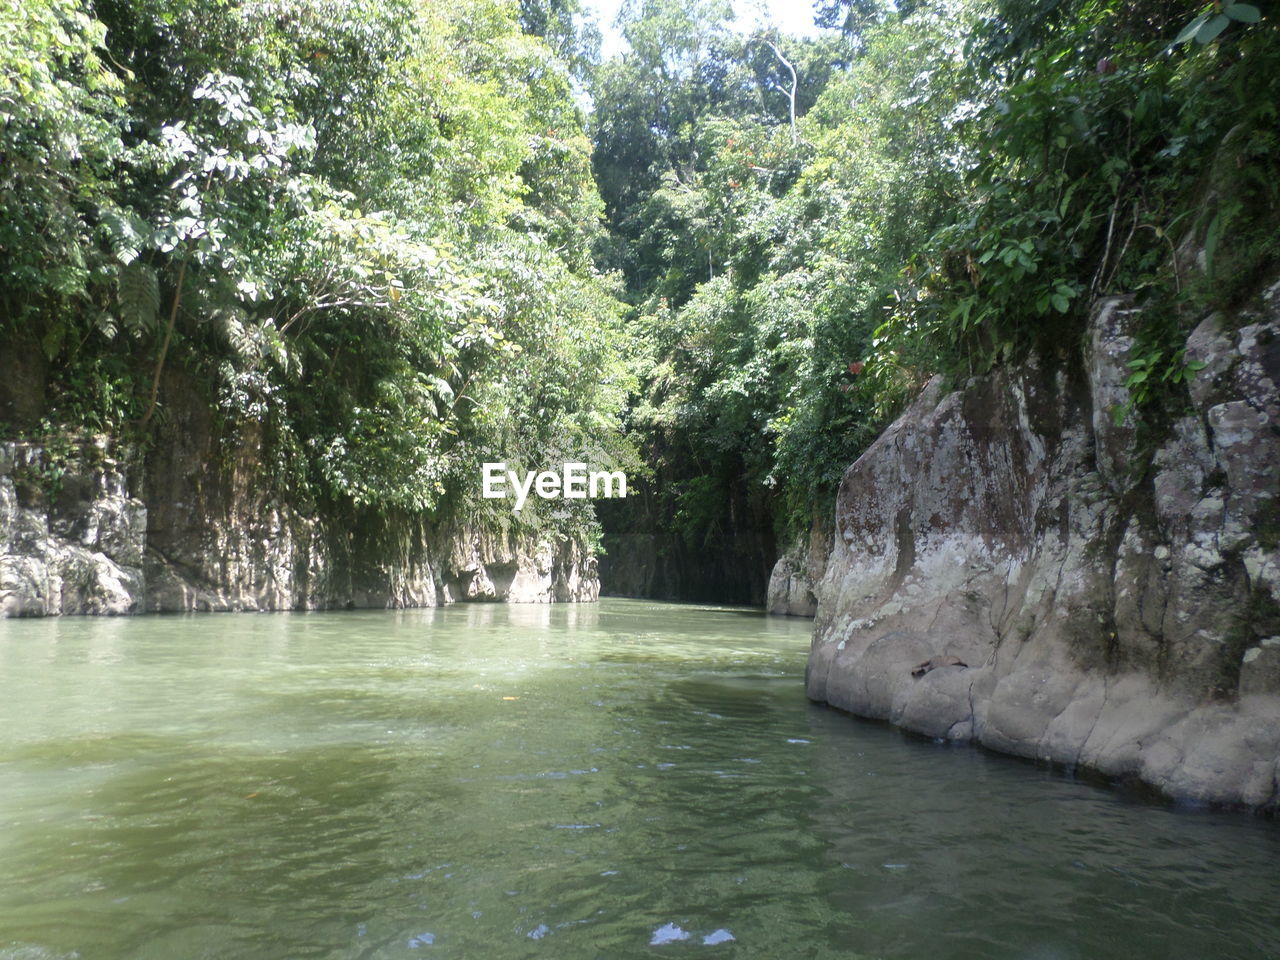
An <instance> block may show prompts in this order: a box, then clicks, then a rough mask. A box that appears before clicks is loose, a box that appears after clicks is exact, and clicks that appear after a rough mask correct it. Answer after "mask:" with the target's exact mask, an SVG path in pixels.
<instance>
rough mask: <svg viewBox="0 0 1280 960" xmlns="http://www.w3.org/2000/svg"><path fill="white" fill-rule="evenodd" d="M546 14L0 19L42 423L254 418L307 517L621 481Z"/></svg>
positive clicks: (617, 391)
mask: <svg viewBox="0 0 1280 960" xmlns="http://www.w3.org/2000/svg"><path fill="white" fill-rule="evenodd" d="M539 9H540V8H539V7H538V6H537V5H536V4H526V5H525V6H524V8H523V9H518V8H517V7H516V6H515V5H514V4H509V3H504V2H498V0H463V2H460V3H455V4H449V5H447V6H446V5H441V4H422V3H414V2H402V0H382V2H376V3H368V4H359V5H353V4H347V3H338V2H327V0H262V2H258V0H248V2H231V0H219V2H214V3H206V2H199V3H197V2H191V0H99V2H97V3H96V4H94V5H93V6H90V5H88V4H86V3H82V2H77V0H30V2H29V0H22V2H21V3H15V2H14V0H6V4H5V6H4V8H3V12H2V14H0V17H2V19H0V31H2V34H3V39H0V44H3V46H0V57H2V58H3V59H2V61H0V74H2V75H3V76H4V77H5V80H6V83H7V85H8V87H9V90H10V91H11V92H10V93H9V94H7V95H5V96H4V97H3V98H0V119H3V123H4V126H3V131H2V132H0V137H2V138H3V139H2V140H0V151H2V152H3V154H4V157H5V162H4V165H3V168H2V169H3V173H0V177H2V178H3V183H0V231H2V233H0V272H3V275H4V276H5V283H4V286H3V290H2V291H0V295H2V296H3V298H4V317H5V320H4V322H5V323H6V325H7V328H8V331H9V332H8V334H7V336H8V337H9V338H10V341H11V342H21V341H22V340H23V338H24V336H25V338H26V341H27V342H34V343H36V344H38V347H39V349H38V351H37V352H38V354H40V355H41V356H33V357H32V358H31V360H30V362H31V363H39V362H42V361H44V362H47V363H48V365H49V366H48V369H49V382H48V384H47V390H46V395H47V400H48V409H47V413H46V415H45V417H44V422H43V429H45V430H49V429H53V428H65V427H71V428H73V429H81V430H94V431H106V432H113V433H121V432H124V433H131V434H134V435H139V436H142V437H144V438H145V437H146V436H147V431H148V428H149V426H150V425H151V424H152V422H153V421H154V420H155V418H163V417H164V416H165V394H164V389H162V388H163V387H164V386H165V385H166V384H169V385H172V384H173V383H174V382H178V383H180V384H186V385H188V388H189V389H194V390H198V391H203V392H204V393H205V394H207V398H208V402H209V403H210V404H212V405H214V406H216V409H217V411H218V412H219V414H220V416H221V418H222V420H223V422H224V423H225V424H226V425H227V433H228V435H232V434H234V432H235V430H236V427H237V425H239V424H243V423H246V422H253V423H256V424H261V425H262V427H263V428H264V429H265V432H266V435H267V436H268V438H269V451H270V454H271V457H270V460H271V463H272V464H275V465H276V466H277V469H278V471H279V473H280V477H281V479H282V480H285V481H287V482H288V484H289V488H290V495H291V496H292V497H294V498H296V499H299V500H302V501H304V502H305V501H307V500H315V501H323V502H328V503H334V504H339V505H341V504H346V505H347V506H348V507H351V508H357V509H369V510H374V511H380V512H384V513H389V512H406V511H407V512H417V513H421V512H424V511H426V512H439V511H440V510H441V509H442V508H444V507H445V506H448V507H449V508H450V509H454V510H458V509H461V508H462V506H463V504H462V503H461V502H460V501H462V500H466V501H467V503H466V504H465V506H466V508H467V509H469V510H474V509H478V508H479V507H480V506H481V505H480V504H478V503H476V502H474V501H475V499H476V498H475V497H474V496H473V494H474V493H475V492H476V491H477V490H478V484H479V479H478V478H479V470H478V463H479V462H480V461H481V460H485V459H505V460H508V461H511V462H513V463H527V464H529V465H538V464H541V463H543V462H544V457H548V456H550V457H556V456H559V455H561V454H563V455H566V456H571V457H573V458H581V459H585V460H589V461H591V462H594V463H598V464H605V463H613V462H615V461H616V460H618V459H619V458H622V459H624V460H625V459H626V457H627V448H626V445H625V442H623V441H621V440H620V439H619V434H618V431H617V429H616V423H617V414H618V411H619V409H620V408H621V405H622V404H623V402H624V401H625V398H626V395H627V393H628V391H629V389H630V380H629V379H628V376H629V375H628V372H627V370H626V368H625V366H624V364H623V359H622V358H623V356H624V355H625V354H626V353H627V352H628V351H627V350H626V349H625V345H626V343H627V335H626V332H625V330H623V329H622V328H621V326H620V313H619V303H618V301H617V299H616V298H615V295H614V294H615V292H616V291H615V290H614V289H613V287H612V285H611V282H610V281H609V280H608V279H607V278H605V277H603V276H602V275H600V274H599V273H598V272H597V271H596V269H595V267H594V265H593V263H592V260H591V256H590V249H591V244H592V241H593V239H594V238H595V237H596V236H597V235H598V234H599V233H600V229H601V226H600V213H601V208H600V201H599V199H598V196H597V194H596V191H595V189H594V186H593V183H592V180H591V172H590V143H589V140H588V139H587V137H586V134H585V130H584V120H583V116H582V111H581V109H580V107H579V106H578V105H577V104H576V103H575V100H574V96H573V90H572V81H571V67H570V64H569V63H568V62H567V61H566V59H565V58H564V57H562V56H561V55H560V53H558V52H557V50H556V49H554V48H553V46H552V45H551V43H552V41H555V40H557V35H556V34H555V30H554V29H553V28H554V27H555V26H556V24H557V23H560V22H561V21H562V20H563V16H564V7H563V5H558V6H553V7H550V8H546V9H545V10H542V13H543V14H544V15H543V16H542V18H541V19H540V20H539V21H538V22H539V23H540V24H541V26H542V28H543V30H544V32H549V33H551V34H552V37H551V40H544V39H541V38H539V37H538V36H535V35H533V34H532V33H529V32H526V31H525V30H523V29H522V27H521V16H522V15H523V17H524V18H525V19H526V20H528V19H529V18H531V17H534V18H536V15H537V14H538V12H539ZM557 17H559V19H557ZM561 32H563V31H561ZM558 39H559V41H560V42H561V45H562V46H563V45H564V37H562V36H561V37H559V38H558ZM179 373H181V375H182V376H181V377H179V376H178V374H179ZM175 378H177V379H176V381H175ZM11 426H17V427H19V428H24V429H27V430H30V429H33V428H39V427H40V426H41V425H37V424H29V423H28V424H18V425H11ZM446 491H449V492H450V494H451V497H450V498H449V503H447V504H446V503H444V494H445V492H446ZM578 519H579V520H580V521H582V522H583V523H587V522H589V513H588V514H586V515H584V516H582V517H579V518H578Z"/></svg>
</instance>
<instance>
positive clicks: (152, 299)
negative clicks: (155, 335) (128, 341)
mask: <svg viewBox="0 0 1280 960" xmlns="http://www.w3.org/2000/svg"><path fill="white" fill-rule="evenodd" d="M118 295H119V299H120V319H121V321H122V322H123V323H124V326H125V328H126V329H128V330H133V331H143V330H148V329H150V328H151V327H152V326H153V325H154V324H155V320H156V314H157V313H158V312H159V310H160V284H159V282H158V280H157V279H156V273H155V271H154V270H152V269H151V268H150V267H148V266H147V265H146V264H144V263H139V262H137V261H135V262H133V263H131V264H129V265H128V266H127V267H124V268H123V269H122V270H121V271H120V281H119V284H118Z"/></svg>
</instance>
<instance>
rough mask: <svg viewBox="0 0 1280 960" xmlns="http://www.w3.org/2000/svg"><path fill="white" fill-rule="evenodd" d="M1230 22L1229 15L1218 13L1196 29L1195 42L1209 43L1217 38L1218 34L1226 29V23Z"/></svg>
mask: <svg viewBox="0 0 1280 960" xmlns="http://www.w3.org/2000/svg"><path fill="white" fill-rule="evenodd" d="M1230 23H1231V18H1230V17H1228V16H1226V15H1225V14H1221V13H1220V14H1218V15H1217V16H1216V17H1214V18H1213V19H1212V20H1210V21H1209V22H1208V23H1206V24H1205V25H1204V26H1203V27H1201V28H1200V29H1199V30H1197V31H1196V43H1211V42H1212V41H1214V40H1216V39H1217V37H1218V34H1220V33H1222V31H1223V30H1225V29H1227V25H1228V24H1230Z"/></svg>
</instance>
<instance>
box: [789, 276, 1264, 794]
mask: <svg viewBox="0 0 1280 960" xmlns="http://www.w3.org/2000/svg"><path fill="white" fill-rule="evenodd" d="M1134 319H1135V313H1134V311H1133V310H1132V309H1131V308H1130V307H1129V306H1128V305H1127V303H1126V302H1125V301H1124V300H1121V299H1107V300H1104V301H1101V302H1099V303H1097V304H1096V305H1095V309H1094V311H1093V314H1092V319H1091V325H1090V336H1089V343H1088V348H1087V350H1086V356H1085V357H1084V361H1083V363H1082V364H1080V363H1077V364H1075V365H1071V364H1059V365H1058V367H1057V368H1055V369H1052V370H1051V369H1048V368H1047V367H1046V366H1044V365H1043V364H1042V363H1038V362H1028V363H1025V364H1023V365H1021V366H1018V367H1015V368H1010V369H1005V370H1002V371H999V372H995V373H993V374H991V375H988V376H985V377H980V378H976V379H973V380H971V381H969V382H968V383H966V384H965V385H963V387H962V388H961V389H958V390H955V391H953V392H950V393H945V394H944V392H943V391H942V389H941V385H940V383H938V382H936V381H935V382H933V383H931V384H930V385H929V386H928V387H927V388H926V389H925V390H924V392H923V393H922V395H921V396H920V397H919V398H918V399H917V400H916V401H915V403H914V404H913V405H912V406H911V407H910V408H909V409H908V410H907V411H906V412H905V413H904V414H903V416H902V417H901V418H899V420H898V421H897V422H895V423H894V424H893V425H892V426H891V427H890V428H889V429H888V430H887V431H886V432H885V433H884V435H883V436H881V437H880V438H879V439H878V440H877V442H876V443H875V444H874V445H873V446H872V447H870V448H869V449H868V450H867V451H866V453H865V454H864V455H863V456H862V457H861V458H860V459H859V460H858V461H857V462H856V463H854V464H853V465H852V466H851V467H850V468H849V469H848V471H846V473H845V476H844V478H843V482H842V485H841V488H840V492H839V496H838V500H837V506H836V512H835V522H836V532H835V537H834V545H833V548H832V552H831V555H830V558H829V560H828V563H827V568H826V571H825V575H824V577H823V579H822V582H821V584H820V585H819V587H818V589H817V594H818V598H819V602H818V605H817V606H818V609H817V619H816V621H815V634H814V639H813V646H812V650H811V652H810V658H809V667H808V674H807V689H808V694H809V696H810V697H811V698H813V699H815V700H818V701H824V702H826V703H829V704H831V705H833V706H835V707H839V708H841V709H844V710H848V711H850V712H852V713H855V714H858V715H861V716H866V717H874V718H881V719H886V720H889V721H891V722H893V723H895V724H899V725H902V726H903V727H906V728H908V729H911V730H914V731H917V732H919V733H922V734H925V735H928V736H931V737H937V738H947V739H953V740H969V739H972V740H976V741H978V742H980V743H982V744H984V745H986V746H988V747H991V748H993V749H996V750H1000V751H1004V752H1008V753H1012V754H1017V755H1021V756H1025V757H1031V758H1036V759H1039V760H1046V761H1054V762H1058V763H1062V764H1066V765H1076V764H1080V765H1085V766H1087V767H1091V768H1094V769H1096V770H1098V771H1101V772H1102V773H1103V774H1106V775H1108V776H1111V777H1116V778H1136V779H1138V780H1141V781H1144V782H1146V783H1147V784H1150V785H1152V786H1154V787H1156V788H1158V789H1159V790H1161V791H1163V792H1165V793H1166V794H1168V795H1171V796H1174V797H1178V798H1182V799H1186V800H1190V801H1202V802H1213V803H1229V804H1236V803H1240V804H1246V805H1249V806H1253V807H1256V808H1274V807H1275V806H1276V804H1277V801H1278V799H1280V786H1278V783H1280V602H1278V601H1280V551H1278V546H1280V500H1278V499H1277V498H1278V496H1280V394H1278V392H1277V383H1280V284H1277V285H1275V286H1272V287H1270V288H1269V289H1268V290H1267V291H1266V293H1265V294H1264V295H1263V296H1262V297H1261V298H1260V300H1259V301H1258V303H1257V304H1256V305H1255V307H1254V308H1253V310H1252V311H1246V312H1245V313H1243V314H1241V315H1238V316H1234V317H1223V316H1216V315H1215V316H1212V317H1209V318H1208V319H1206V320H1205V321H1204V322H1203V323H1201V324H1200V325H1199V326H1198V327H1197V328H1196V330H1195V331H1194V333H1193V334H1192V335H1191V337H1190V339H1189V340H1188V342H1187V351H1186V355H1187V359H1188V360H1191V361H1199V362H1202V363H1204V364H1205V367H1204V369H1202V370H1201V371H1200V373H1199V374H1198V375H1197V376H1196V377H1195V379H1194V381H1193V382H1192V383H1191V384H1190V406H1189V408H1188V409H1187V410H1186V412H1185V414H1184V415H1181V416H1178V417H1177V418H1176V419H1175V420H1174V422H1173V423H1172V425H1171V426H1170V428H1169V429H1168V430H1167V432H1165V433H1164V434H1162V437H1161V438H1160V439H1157V440H1155V441H1149V440H1147V439H1146V438H1145V437H1143V438H1140V437H1139V434H1138V431H1137V429H1136V426H1135V424H1134V422H1133V421H1132V419H1125V420H1123V421H1122V422H1121V423H1120V424H1119V425H1117V424H1116V423H1115V421H1114V418H1113V410H1114V409H1115V407H1116V405H1117V404H1123V402H1124V401H1125V399H1126V398H1127V393H1126V390H1125V386H1124V383H1125V379H1126V377H1127V375H1128V373H1129V370H1128V368H1127V365H1126V360H1127V358H1128V354H1129V351H1130V349H1131V347H1132V339H1131V336H1130V331H1131V329H1132V326H1133V321H1134Z"/></svg>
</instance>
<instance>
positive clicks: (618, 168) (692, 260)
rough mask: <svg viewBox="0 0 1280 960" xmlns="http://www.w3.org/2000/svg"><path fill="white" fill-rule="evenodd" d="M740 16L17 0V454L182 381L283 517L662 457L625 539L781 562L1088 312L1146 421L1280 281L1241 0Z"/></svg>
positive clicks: (1272, 136)
mask: <svg viewBox="0 0 1280 960" xmlns="http://www.w3.org/2000/svg"><path fill="white" fill-rule="evenodd" d="M730 14H731V11H730V8H729V6H728V4H727V2H726V0H693V2H676V0H635V2H633V3H630V4H628V5H627V6H626V7H625V13H624V18H623V25H622V26H623V31H624V33H625V36H626V39H627V41H628V43H629V50H628V52H626V53H625V54H623V55H621V56H618V57H615V58H612V59H610V60H609V61H606V62H604V63H600V62H599V58H598V56H597V55H596V53H595V49H596V43H597V41H598V34H597V32H596V31H595V29H594V28H593V27H592V26H591V25H590V23H588V22H586V21H584V19H583V16H582V12H581V10H580V8H579V6H578V4H577V3H576V2H574V0H522V2H519V3H517V2H515V0H459V2H457V3H451V4H447V5H446V4H437V3H429V2H421V0H376V2H371V3H366V4H358V5H353V4H347V3H339V2H337V0H215V2H201V3H196V2H194V0H94V2H90V0H2V4H0V76H2V77H3V83H4V89H3V90H0V122H2V124H3V126H2V128H0V154H2V155H3V163H2V164H0V274H2V275H3V277H4V282H3V286H0V298H2V302H3V311H4V312H3V317H0V323H3V324H4V337H5V340H6V342H7V343H8V344H9V345H10V346H11V347H12V348H13V350H14V351H18V352H23V351H25V352H24V353H23V355H24V356H27V357H28V358H29V361H28V362H29V363H30V364H31V365H32V367H33V368H35V367H39V368H40V369H41V370H42V371H43V376H44V382H43V383H42V390H43V393H42V404H43V405H42V407H41V415H40V417H39V418H38V422H37V421H32V420H30V418H28V422H14V423H11V424H8V425H7V429H9V430H10V431H19V432H25V433H32V432H46V433H49V432H55V431H60V430H61V431H65V430H68V429H70V430H77V431H102V432H108V433H116V434H128V435H130V436H134V437H138V438H141V439H143V440H144V441H145V440H146V438H147V437H148V436H150V431H151V430H152V428H153V427H154V424H155V423H157V422H161V421H162V420H163V418H164V417H165V416H166V397H167V393H166V391H172V390H174V389H178V388H179V387H182V386H183V385H185V386H186V388H188V389H195V390H198V391H203V394H204V395H205V396H206V397H207V402H208V403H209V404H210V406H211V407H213V408H215V409H216V410H217V411H218V415H219V417H220V418H221V420H222V422H223V423H224V425H225V427H226V433H227V435H228V436H234V434H235V432H236V430H237V429H238V428H239V426H240V425H243V424H246V423H253V424H259V425H261V427H262V428H263V430H264V431H265V436H266V437H267V438H268V442H269V445H270V449H271V451H272V463H273V464H277V465H278V466H277V467H276V470H277V473H278V475H279V476H278V479H279V480H280V481H281V482H282V483H287V484H288V485H289V488H290V490H291V491H292V493H291V495H292V496H295V497H298V498H301V499H303V500H305V501H308V502H324V503H329V504H338V505H344V507H345V508H350V509H358V510H370V511H374V512H378V513H382V514H385V515H392V514H395V515H404V514H432V515H434V514H438V513H441V512H445V511H455V512H462V513H468V514H474V513H476V512H477V511H482V510H483V509H484V507H485V505H484V504H482V503H480V502H479V501H477V500H476V498H475V493H476V488H477V478H478V469H477V467H478V464H479V463H480V462H481V461H484V460H490V459H496V460H507V461H508V462H511V463H512V464H513V465H521V466H539V465H542V464H553V463H555V462H556V461H558V460H560V459H562V458H568V457H572V458H574V459H584V460H589V461H591V462H593V463H597V464H602V465H603V464H612V465H615V466H616V465H622V466H625V467H627V468H628V469H630V470H631V471H632V472H633V473H635V472H637V471H641V470H644V471H648V477H649V482H648V484H647V489H648V494H647V496H646V499H645V508H644V509H645V513H644V516H643V517H639V516H637V515H636V514H635V512H634V511H633V512H632V513H630V514H628V513H627V512H626V511H625V510H623V511H622V512H615V513H614V515H613V517H612V519H611V520H610V523H611V524H612V525H613V526H614V528H615V529H616V530H618V531H622V532H626V531H642V530H648V531H650V532H652V531H653V530H657V529H661V530H664V531H668V532H670V531H674V532H675V533H676V534H677V535H678V537H679V538H681V539H682V540H683V541H684V542H685V543H686V545H687V546H688V548H689V549H690V550H695V551H696V550H706V549H708V548H712V547H714V545H715V544H716V543H717V542H722V541H723V540H724V538H725V535H726V531H727V530H728V529H730V528H732V527H733V526H734V525H739V526H740V525H742V524H743V523H745V522H747V520H746V519H745V518H747V517H750V518H754V519H752V520H751V522H759V521H760V518H764V519H763V521H762V522H764V523H765V524H766V525H768V526H770V527H771V530H770V536H772V535H773V534H774V533H776V534H777V535H779V537H781V538H783V539H789V538H790V537H792V536H794V535H795V534H796V533H797V532H798V530H799V529H800V528H801V527H803V526H804V525H805V524H806V523H807V522H808V521H809V519H810V518H811V517H812V516H813V514H814V512H815V510H816V511H825V510H826V509H827V507H828V505H829V500H830V495H831V493H832V492H833V490H834V487H835V484H836V483H837V481H838V478H839V476H840V473H841V471H842V470H843V469H844V468H845V467H846V466H847V465H848V464H849V463H850V462H851V461H852V460H853V459H854V458H855V457H856V456H857V455H858V453H859V452H860V451H861V450H862V449H864V448H865V446H866V445H867V444H868V443H869V442H870V441H871V440H872V439H873V438H874V436H875V435H876V433H877V432H878V430H879V429H880V428H881V427H882V426H883V425H884V423H885V422H886V418H887V417H888V416H890V415H891V414H892V413H893V412H894V411H895V410H896V409H897V408H898V407H899V406H900V404H901V402H902V400H903V399H904V398H905V397H907V396H909V395H910V394H911V392H912V391H913V390H914V389H916V388H918V386H919V385H920V384H922V383H923V382H924V381H925V380H926V379H927V378H928V377H929V376H931V375H934V374H937V373H942V374H944V375H946V376H949V377H951V378H952V379H953V380H959V379H962V378H964V377H967V376H970V375H973V374H977V373H981V372H983V371H985V370H987V369H989V368H990V367H991V366H992V365H994V364H998V363H1003V362H1008V361H1009V360H1011V359H1016V358H1018V357H1020V356H1023V355H1025V354H1026V353H1027V352H1028V351H1031V350H1037V351H1041V352H1042V353H1043V354H1044V355H1045V356H1047V357H1053V358H1056V359H1057V361H1060V362H1064V363H1071V362H1075V359H1078V357H1079V348H1080V346H1081V344H1080V339H1081V334H1082V331H1083V329H1084V323H1085V319H1086V316H1087V312H1088V310H1089V307H1090V304H1091V302H1092V301H1093V300H1094V299H1095V298H1096V297H1097V296H1099V295H1103V294H1111V293H1123V294H1128V295H1132V296H1134V297H1136V298H1137V299H1138V301H1139V302H1140V303H1142V304H1146V305H1147V306H1148V307H1149V308H1150V309H1148V310H1147V311H1146V313H1145V314H1144V317H1145V318H1146V319H1144V321H1143V322H1144V326H1143V328H1142V330H1141V331H1140V334H1139V342H1138V347H1137V350H1136V352H1135V358H1134V361H1133V364H1132V366H1133V376H1132V378H1131V381H1130V386H1131V391H1132V396H1133V404H1132V405H1131V406H1132V408H1133V409H1132V410H1119V411H1117V412H1116V413H1117V415H1119V416H1123V415H1127V414H1128V413H1130V412H1136V414H1137V415H1138V416H1139V417H1140V418H1142V419H1143V421H1144V422H1146V423H1153V424H1154V423H1158V422H1159V421H1160V419H1161V417H1162V416H1163V415H1165V414H1167V413H1168V412H1169V411H1172V410H1176V409H1177V408H1178V406H1179V405H1180V404H1181V403H1182V402H1183V400H1182V393H1181V391H1182V390H1183V386H1182V384H1183V383H1184V382H1185V380H1186V379H1187V378H1189V377H1191V376H1193V375H1194V372H1195V371H1194V370H1191V369H1189V368H1188V367H1187V366H1185V364H1184V361H1183V358H1182V355H1181V352H1180V350H1179V344H1180V343H1181V341H1182V339H1183V337H1184V335H1185V332H1186V330H1187V329H1188V328H1189V326H1190V324H1191V323H1193V322H1194V321H1195V320H1196V319H1198V318H1199V317H1200V316H1202V315H1203V314H1204V313H1205V312H1206V311H1208V310H1210V309H1215V308H1219V307H1224V306H1230V305H1232V304H1233V303H1235V302H1236V301H1238V300H1239V298H1241V297H1244V296H1247V295H1249V294H1250V293H1252V292H1253V291H1255V290H1256V289H1257V287H1258V285H1259V283H1260V282H1261V281H1262V280H1263V279H1265V278H1266V277H1267V276H1269V274H1268V271H1272V272H1274V267H1275V264H1276V262H1277V259H1280V251H1278V250H1277V244H1278V243H1280V241H1278V240H1277V237H1278V236H1280V231H1278V230H1277V226H1278V225H1280V223H1278V221H1280V217H1277V210H1278V208H1280V203H1278V200H1280V198H1278V197H1277V191H1278V190H1280V175H1278V174H1280V171H1278V170H1277V169H1276V167H1277V163H1278V161H1277V159H1276V158H1277V157H1280V144H1278V143H1277V116H1276V110H1277V107H1276V104H1277V103H1280V37H1278V35H1277V30H1276V29H1275V21H1274V14H1273V11H1272V6H1271V4H1270V3H1268V2H1257V3H1218V2H1212V3H1207V4H1204V5H1198V4H1196V3H1187V4H1169V3H1166V2H1163V0H1138V2H1123V3H1122V2H1119V0H918V2H913V3H905V2H899V3H897V4H894V3H890V2H887V0H885V2H881V0H823V2H821V3H819V4H818V5H817V9H816V14H817V17H818V20H819V22H820V23H821V24H823V25H825V26H826V27H829V28H831V29H829V30H827V31H825V32H823V33H821V34H820V35H819V36H817V37H815V38H807V39H801V38H794V37H786V36H781V35H779V34H777V33H776V32H772V31H765V30H759V31H756V32H755V33H751V34H746V33H742V32H738V31H735V30H733V29H731V28H730V26H729V24H730ZM18 420H19V421H20V420H21V418H18ZM637 452H639V453H640V454H641V455H642V457H643V460H644V461H645V463H646V464H647V466H644V467H641V464H640V461H639V460H637ZM581 506H582V505H579V507H581ZM503 513H504V515H507V516H509V511H505V510H504V511H503ZM491 519H493V520H495V521H496V519H497V517H496V514H493V513H492V511H491ZM527 522H531V523H537V522H540V521H538V520H537V518H536V517H534V518H531V519H528V520H527ZM555 522H557V523H560V524H562V525H569V526H574V527H576V528H577V529H578V530H579V531H588V530H590V529H591V527H592V524H593V520H592V517H591V513H590V510H589V509H579V510H577V512H573V511H562V512H561V514H560V515H559V517H558V519H557V520H556V521H555Z"/></svg>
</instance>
